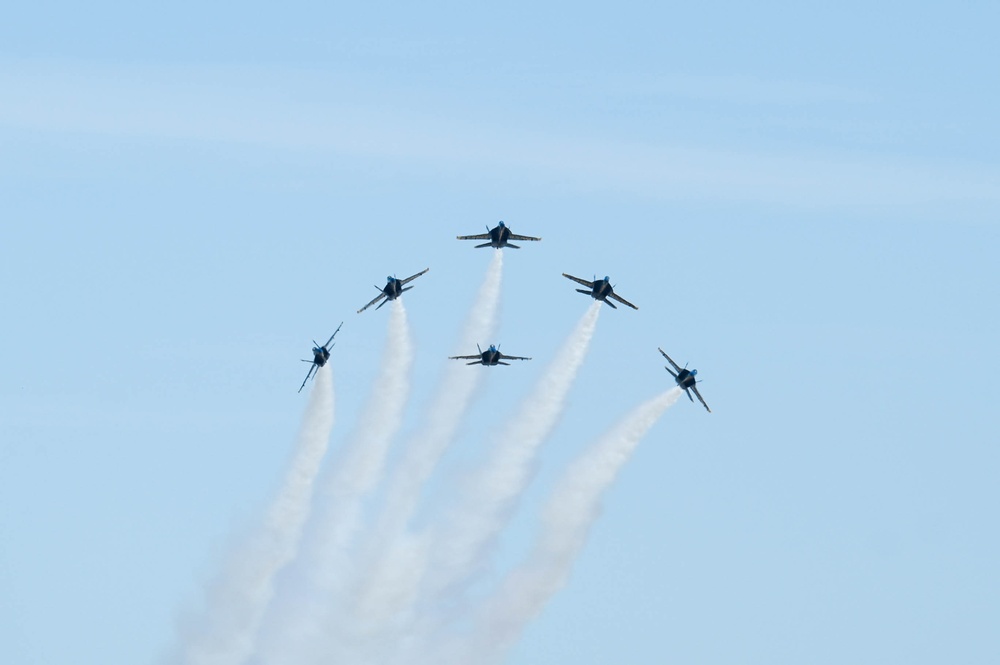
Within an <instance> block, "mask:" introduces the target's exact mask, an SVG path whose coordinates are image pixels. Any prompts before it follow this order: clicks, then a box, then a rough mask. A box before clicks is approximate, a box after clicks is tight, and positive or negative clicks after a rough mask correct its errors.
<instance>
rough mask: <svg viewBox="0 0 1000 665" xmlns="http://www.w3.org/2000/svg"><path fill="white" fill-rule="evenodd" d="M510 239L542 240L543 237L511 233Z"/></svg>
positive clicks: (508, 237)
mask: <svg viewBox="0 0 1000 665" xmlns="http://www.w3.org/2000/svg"><path fill="white" fill-rule="evenodd" d="M507 239H508V240H541V238H534V237H532V236H519V235H517V234H516V233H511V234H510V235H509V236H507Z"/></svg>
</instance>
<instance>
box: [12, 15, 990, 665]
mask: <svg viewBox="0 0 1000 665" xmlns="http://www.w3.org/2000/svg"><path fill="white" fill-rule="evenodd" d="M998 18H1000V16H998V10H997V9H996V8H994V7H992V6H988V5H985V4H976V3H968V4H964V5H961V6H954V5H948V6H946V5H944V4H943V3H942V4H934V3H922V4H917V5H914V4H912V3H883V4H880V6H879V7H877V8H873V7H871V6H869V5H868V4H864V3H854V4H847V5H839V6H837V7H836V8H833V7H806V6H802V5H798V4H792V3H789V4H783V3H765V4H758V5H755V6H754V7H752V8H744V7H743V6H741V5H737V4H735V3H715V4H702V5H700V6H699V7H697V8H694V7H664V6H662V5H660V4H657V3H625V4H624V5H618V6H616V7H614V8H611V7H607V6H600V5H585V6H580V5H579V4H573V5H570V4H567V3H552V4H548V5H546V6H545V7H534V6H531V5H529V4H516V3H515V4H509V3H508V4H505V5H492V6H489V7H482V8H480V7H475V6H469V5H467V4H459V3H453V4H452V5H451V6H446V5H443V4H439V5H436V6H435V7H434V8H428V7H420V8H416V7H414V8H408V7H401V6H397V5H396V4H395V3H381V4H368V5H365V6H364V7H360V6H353V5H352V6H346V5H345V6H335V5H319V4H316V5H310V4H296V5H288V6H284V7H282V8H278V7H276V6H275V7H271V6H253V5H250V6H248V5H246V4H242V5H239V6H236V5H230V6H225V5H218V6H215V7H211V8H205V7H203V6H201V5H198V4H194V3H190V4H187V5H185V4H182V5H172V6H171V7H170V8H169V9H164V8H158V7H151V6H130V7H120V6H116V5H113V4H97V5H93V6H90V7H87V8H83V7H80V6H77V5H71V4H68V3H67V4H61V3H49V4H45V5H37V4H36V5H31V6H28V5H22V6H19V7H16V8H13V9H9V10H7V12H6V16H5V19H4V20H3V21H2V22H0V24H2V25H0V155H2V159H0V221H2V228H3V230H4V233H3V242H2V243H0V276H2V279H0V294H2V296H3V298H2V302H3V303H4V309H5V311H6V312H7V313H8V316H7V319H6V321H7V324H6V325H5V326H4V333H3V335H2V340H3V345H2V346H3V349H4V352H3V354H2V356H0V357H2V362H3V365H2V366H3V372H2V373H0V660H2V661H3V662H12V663H14V662H16V663H50V662H68V661H70V660H73V661H81V662H96V661H101V662H113V663H136V662H162V661H163V660H164V659H165V654H167V653H169V652H170V650H171V648H172V646H173V645H174V644H175V642H176V639H177V638H176V634H175V631H176V625H177V624H178V621H179V619H178V617H183V616H188V615H191V616H197V612H198V610H197V608H198V604H199V602H200V601H201V596H202V591H203V588H204V586H205V585H206V584H207V583H210V582H211V580H213V579H214V578H215V577H216V575H217V574H218V571H219V569H220V567H221V566H222V565H223V562H224V560H225V557H226V556H227V553H228V552H230V551H232V549H233V548H235V547H238V543H239V542H241V537H242V536H243V535H244V534H245V533H247V532H249V531H252V530H253V528H254V526H255V525H256V524H257V522H258V520H259V517H260V514H261V512H262V510H263V509H264V507H265V506H266V505H267V503H268V501H269V500H270V498H271V497H272V496H273V494H274V492H275V491H276V489H277V487H278V484H279V482H280V479H281V476H282V473H283V471H284V468H285V465H286V463H287V461H288V459H289V456H290V454H291V449H292V446H293V444H294V441H295V437H296V433H297V431H298V427H299V424H300V420H301V417H302V414H303V410H304V408H305V404H306V401H307V396H306V394H305V391H303V394H301V395H299V394H296V392H295V390H296V388H297V387H298V384H299V382H300V381H301V379H302V376H303V374H304V372H303V368H304V367H305V365H303V364H302V363H299V362H298V359H299V358H302V357H306V355H308V350H309V347H310V346H311V340H313V339H320V340H322V339H326V337H327V336H329V334H330V333H331V332H332V331H333V329H334V328H336V326H337V324H339V323H340V321H342V320H343V321H345V323H344V327H343V329H342V331H341V332H340V334H339V335H338V338H337V346H336V347H335V350H334V353H333V357H332V359H331V362H332V363H333V367H334V372H335V374H334V389H335V392H336V423H335V425H334V430H333V435H332V438H331V451H330V452H331V461H332V460H334V459H336V457H335V454H336V452H337V450H338V449H339V447H340V446H342V445H343V444H344V442H345V441H346V439H347V438H348V435H349V434H350V432H351V430H352V427H353V426H354V424H355V421H356V418H357V416H358V414H359V413H360V412H361V410H362V407H363V405H364V403H365V401H366V399H367V397H368V392H369V390H370V388H371V386H372V384H373V381H374V378H375V375H376V368H377V366H378V363H379V360H380V355H381V354H382V348H383V341H384V339H385V336H386V321H387V318H388V317H387V316H382V315H383V314H385V308H383V309H382V310H380V311H379V312H365V313H364V314H363V315H357V314H355V310H357V309H358V308H359V307H361V306H362V305H363V304H364V303H365V302H367V301H368V300H369V299H370V298H371V297H372V295H374V291H373V290H372V287H371V285H372V284H382V283H384V278H385V275H387V274H397V275H398V276H400V277H402V276H405V275H409V274H412V273H414V272H417V271H418V270H421V269H423V268H425V267H428V266H429V267H430V268H431V270H430V272H429V273H428V274H427V275H426V276H424V277H422V278H420V280H418V281H417V282H415V283H414V285H415V289H414V290H413V291H411V292H408V293H407V295H406V296H404V302H405V305H406V308H407V312H408V315H409V321H410V326H411V329H412V331H413V336H414V343H415V348H416V361H415V366H414V374H413V382H412V383H413V395H412V398H411V400H410V401H409V403H408V404H407V406H406V420H405V422H404V428H403V436H402V437H400V442H402V441H403V440H405V438H406V436H407V434H408V433H412V432H413V431H414V430H416V429H417V428H418V427H419V424H420V422H421V415H422V413H424V410H425V408H426V405H427V403H428V402H429V400H430V398H431V392H432V390H433V387H434V386H435V384H436V381H437V380H438V377H439V376H440V374H441V372H442V370H443V369H444V366H445V363H446V360H445V357H446V356H448V355H451V354H453V353H456V352H461V353H468V352H469V351H470V350H462V349H456V348H454V346H455V344H456V341H457V339H458V337H459V329H460V327H461V325H462V321H463V320H464V317H465V315H466V313H467V312H468V311H469V308H470V306H471V305H472V303H473V299H474V298H475V294H476V292H477V289H478V288H479V285H480V283H481V281H482V280H483V276H484V273H485V271H486V268H487V265H488V263H489V259H490V253H491V252H492V250H473V249H472V247H471V246H470V245H471V243H460V242H457V241H455V240H454V237H455V236H456V235H459V234H471V233H476V232H481V231H483V230H485V227H486V226H492V225H494V224H495V223H496V221H497V220H499V219H504V220H505V221H506V222H507V223H508V224H509V225H510V226H511V227H512V228H513V229H514V231H515V232H518V233H526V234H530V235H539V236H542V237H543V238H544V240H543V241H542V242H541V243H536V244H532V245H531V246H526V247H525V248H523V249H521V250H519V251H510V250H508V251H507V252H506V253H505V256H504V273H503V290H502V293H501V298H500V313H501V318H500V327H499V332H498V338H497V339H495V340H485V339H484V340H482V342H483V344H484V345H485V344H488V343H491V342H500V343H502V345H503V348H504V350H508V351H509V352H510V353H515V354H518V355H526V356H532V357H533V358H534V360H533V361H531V362H530V363H525V364H524V365H522V366H517V367H509V368H491V369H489V370H486V369H484V368H469V369H470V371H472V370H477V371H478V370H479V369H482V371H483V372H488V374H487V375H486V376H485V377H484V378H485V380H484V382H483V386H482V388H481V390H480V392H479V394H478V397H477V400H476V401H475V403H474V405H473V407H472V410H471V412H470V414H469V416H468V418H467V419H466V420H465V421H464V422H465V424H464V425H463V427H462V429H461V434H460V437H459V438H458V440H457V441H456V442H455V445H454V446H452V448H451V450H450V451H449V455H448V457H447V458H446V459H445V461H444V462H443V465H442V472H441V473H440V474H439V475H438V476H436V477H435V480H434V481H433V482H432V484H431V486H430V487H428V496H429V497H430V502H431V505H435V502H437V503H447V501H448V499H449V497H450V494H449V491H450V487H451V484H452V483H454V482H458V481H457V480H456V478H461V477H462V475H463V472H464V470H466V469H468V468H470V467H472V466H474V465H475V463H476V461H477V460H480V459H482V457H483V455H484V454H485V453H484V450H485V449H486V448H487V444H488V443H489V441H490V438H489V433H488V432H484V431H483V430H484V429H486V430H489V429H491V428H493V426H492V425H491V424H490V423H492V422H493V418H495V417H496V415H497V414H500V415H504V414H509V413H512V412H514V410H515V409H516V407H517V404H518V403H519V401H520V400H521V399H523V398H524V397H525V396H526V395H527V394H528V393H529V392H530V390H531V387H532V386H533V385H534V383H535V381H537V380H538V379H539V378H540V375H541V373H542V372H543V371H544V370H545V368H546V365H547V363H548V361H549V360H550V359H551V358H552V357H554V356H555V354H556V353H557V352H558V351H559V349H560V347H561V345H562V344H563V343H564V341H565V339H566V336H567V335H568V334H569V332H570V330H571V328H572V327H573V325H574V324H575V322H576V321H577V320H578V319H579V317H580V316H581V315H582V314H583V312H584V311H585V309H586V307H587V306H588V304H589V301H588V300H586V299H585V298H584V297H583V296H581V295H579V294H575V293H574V292H573V290H572V285H571V284H570V283H569V282H568V281H566V280H565V279H563V278H562V277H561V276H560V273H562V272H569V273H572V274H576V275H580V276H583V277H587V278H589V277H590V276H591V275H595V274H596V275H597V276H603V275H605V274H607V275H610V276H611V277H612V281H613V282H614V283H615V284H616V285H617V289H618V290H619V291H620V292H621V294H622V295H624V296H625V297H626V298H628V299H629V300H630V301H632V302H634V303H636V304H638V305H639V306H640V309H639V311H637V312H633V311H631V310H628V311H623V310H619V311H611V310H608V309H607V308H605V310H604V311H602V312H601V315H600V320H599V322H598V324H597V329H596V332H595V335H594V339H593V341H592V343H591V347H590V352H589V355H588V356H587V359H586V361H585V363H584V364H583V366H582V368H581V371H580V375H579V377H578V380H577V381H576V382H575V384H574V385H573V388H572V390H571V392H570V394H569V405H568V408H567V411H566V414H565V416H564V418H563V419H562V420H561V422H560V424H559V425H558V427H557V428H556V430H555V432H554V433H553V435H552V436H551V437H550V438H549V439H548V440H547V441H546V443H545V445H544V447H543V449H542V451H541V453H540V457H539V465H538V472H537V476H536V478H535V482H534V483H532V485H531V486H530V488H529V489H528V491H527V492H526V493H525V495H524V496H523V497H522V500H521V502H520V509H519V510H518V512H517V515H516V518H515V519H514V521H513V522H512V523H511V525H510V526H509V528H508V529H506V530H505V531H504V535H503V538H502V539H501V543H500V544H499V546H498V550H497V552H496V568H495V570H494V571H493V572H492V573H490V575H492V577H490V578H488V580H487V582H488V581H489V579H495V578H497V577H499V575H500V574H501V573H502V572H503V571H504V570H505V569H508V568H509V567H510V566H512V565H515V564H516V562H517V561H518V560H519V559H520V557H521V556H522V555H523V554H524V553H525V552H526V551H528V549H529V547H530V543H531V542H532V541H533V538H534V534H535V529H536V528H537V526H538V514H539V510H540V507H541V506H542V505H543V504H544V502H545V500H546V498H547V497H548V495H549V493H550V491H551V490H552V488H553V487H554V485H555V483H556V481H557V478H558V477H559V475H560V473H561V471H562V470H563V469H565V468H566V467H567V465H568V464H569V463H570V462H571V461H572V460H573V459H574V458H576V456H577V455H578V454H579V453H580V452H581V451H582V450H584V449H585V448H586V446H588V445H589V444H590V443H592V442H593V441H594V440H596V439H597V438H598V437H599V436H600V435H601V434H602V433H603V432H604V431H605V430H607V429H608V428H610V427H611V426H612V425H613V424H614V423H615V422H617V421H618V420H619V418H621V417H622V416H623V415H624V414H625V413H626V412H628V411H629V410H630V409H631V408H633V407H634V406H635V405H636V404H638V403H640V402H642V401H644V400H646V399H648V398H650V397H653V396H655V395H657V394H659V393H660V392H662V391H663V390H664V389H666V388H667V387H668V386H669V385H670V377H669V375H667V373H666V372H665V371H664V370H663V369H662V363H661V360H662V358H661V357H660V356H659V354H658V353H657V351H656V348H657V347H658V346H660V347H663V348H664V349H665V350H667V352H668V353H670V354H671V355H672V356H673V357H674V358H675V359H676V360H678V361H679V362H681V363H684V362H686V361H690V362H691V363H692V365H693V366H695V367H698V368H699V369H700V370H701V373H700V374H699V376H700V377H702V378H703V379H704V381H705V383H704V386H702V394H703V395H704V396H705V398H706V400H707V401H708V403H709V404H710V405H711V406H712V408H713V413H712V414H707V413H705V412H704V411H703V410H702V409H701V408H700V406H697V405H692V404H690V403H688V402H687V400H683V401H681V402H679V403H678V404H677V405H676V406H674V407H672V408H671V409H670V410H669V411H667V412H666V413H665V414H664V415H663V417H662V418H661V419H660V421H659V422H658V423H657V424H656V425H655V426H654V427H653V428H652V430H651V431H650V432H649V434H648V435H647V436H646V437H645V438H644V439H643V441H642V442H641V443H640V445H639V448H638V450H637V452H636V454H635V456H634V457H633V459H632V460H631V461H630V463H629V464H627V465H626V466H625V467H624V469H623V471H622V473H621V476H620V477H619V478H618V480H617V482H616V483H615V484H614V485H613V486H612V487H611V489H610V490H609V491H608V493H607V494H606V495H605V496H604V501H603V506H604V508H603V512H602V515H601V517H600V519H599V520H598V521H597V522H596V524H595V527H594V528H593V530H592V531H591V533H590V537H589V539H588V542H587V544H586V546H585V547H584V549H583V551H582V552H581V554H580V556H579V557H578V558H577V560H576V562H575V565H574V567H573V571H572V576H571V578H570V580H569V582H568V584H567V586H566V587H565V588H564V589H563V590H562V591H561V592H559V593H558V594H556V595H555V596H554V597H553V599H552V600H551V602H550V603H549V604H548V605H547V606H546V608H545V610H544V612H543V613H542V614H541V616H540V617H538V618H537V619H536V620H534V621H533V622H531V623H530V624H529V627H528V629H527V631H526V632H525V634H524V636H523V639H522V640H521V641H520V642H519V643H518V645H517V646H515V647H514V649H513V650H512V651H511V652H510V655H509V662H511V663H532V662H539V661H545V662H559V661H564V662H579V663H605V662H629V663H640V662H767V663H800V662H803V661H809V662H821V663H843V662H856V663H881V662H912V663H932V662H933V663H937V662H942V661H944V660H947V661H950V662H966V663H992V662H996V660H997V658H998V656H1000V641H998V640H997V638H996V636H995V626H996V623H997V620H998V618H1000V617H998V616H997V614H998V610H997V598H998V595H1000V588H998V581H997V577H996V575H995V561H997V560H998V557H1000V551H998V550H1000V541H998V540H997V535H996V528H995V523H996V515H995V513H996V510H995V507H996V506H997V505H998V504H1000V495H998V490H997V485H996V478H997V475H998V473H997V472H998V471H1000V453H998V452H997V449H996V442H997V438H998V437H997V425H996V418H995V417H994V415H993V414H994V412H993V408H994V403H995V401H996V399H995V398H996V390H995V388H994V385H993V384H994V381H993V377H994V376H995V375H996V374H997V371H998V370H1000V367H998V364H1000V363H998V361H997V356H996V353H995V350H994V347H995V341H996V335H995V331H996V329H997V323H998V322H997V314H996V311H997V310H996V306H995V303H996V302H997V300H998V295H1000V293H998V290H1000V289H998V287H1000V271H998V269H997V267H996V266H997V264H996V255H997V251H998V250H1000V231H998V227H997V216H998V212H1000V164H998V161H997V157H996V155H997V154H998V149H1000V133H998V132H997V130H996V122H995V119H996V117H998V115H1000V96H998V94H997V92H996V86H995V85H993V83H994V81H995V78H996V74H995V71H994V70H995V63H996V62H997V61H998V56H1000V52H998V47H997V46H996V45H995V39H993V35H992V33H993V32H994V28H995V26H996V25H997V19H998Z"/></svg>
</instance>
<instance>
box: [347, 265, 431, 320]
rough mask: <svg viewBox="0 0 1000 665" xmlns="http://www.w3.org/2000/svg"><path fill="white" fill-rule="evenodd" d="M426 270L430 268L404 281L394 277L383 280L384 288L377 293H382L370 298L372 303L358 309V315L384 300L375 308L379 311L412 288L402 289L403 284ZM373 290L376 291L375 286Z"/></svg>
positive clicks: (425, 270) (425, 269)
mask: <svg viewBox="0 0 1000 665" xmlns="http://www.w3.org/2000/svg"><path fill="white" fill-rule="evenodd" d="M428 270H430V268H424V269H423V270H421V271H420V272H418V273H417V274H416V275H410V276H409V277H407V278H406V279H396V278H395V277H391V276H390V277H386V278H385V287H384V288H381V289H379V291H381V292H382V293H380V294H378V295H377V296H375V297H374V298H372V301H371V302H370V303H368V304H367V305H365V306H364V307H362V308H361V309H359V310H358V314H360V313H361V312H363V311H365V310H366V309H368V308H369V307H371V306H372V305H374V304H375V303H377V302H378V301H379V300H382V298H385V300H384V301H382V303H380V304H379V306H378V307H376V308H375V309H381V308H382V305H384V304H386V303H387V302H389V301H390V300H395V299H396V298H398V297H399V296H400V295H402V294H403V291H409V290H410V289H412V288H413V287H412V286H407V287H406V288H405V289H404V288H403V285H404V284H407V283H409V282H412V281H413V280H415V279H416V278H417V277H420V276H421V275H423V274H424V273H425V272H427V271H428ZM375 288H376V289H378V287H377V286H376V287H375Z"/></svg>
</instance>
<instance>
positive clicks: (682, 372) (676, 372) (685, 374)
mask: <svg viewBox="0 0 1000 665" xmlns="http://www.w3.org/2000/svg"><path fill="white" fill-rule="evenodd" d="M660 353H662V354H663V357H664V358H666V359H667V362H669V363H670V364H671V365H673V366H674V369H670V368H669V367H667V366H666V365H664V369H666V370H667V371H668V372H670V375H671V376H672V377H674V380H675V381H676V382H677V385H678V386H680V387H681V388H683V389H684V392H686V393H687V396H688V399H689V400H691V401H692V402H693V401H694V397H691V392H692V391H694V394H695V396H696V397H697V398H698V401H699V402H701V405H702V406H703V407H705V410H706V411H708V412H709V413H712V410H711V409H710V408H708V404H705V399H704V398H703V397H702V396H701V393H699V392H698V388H697V386H696V385H695V384H696V383H698V380H697V379H695V378H694V377H696V376H698V370H696V369H688V368H687V365H685V366H684V367H678V366H677V363H675V362H674V361H673V360H671V359H670V356H668V355H667V354H666V353H665V352H664V351H663V349H660Z"/></svg>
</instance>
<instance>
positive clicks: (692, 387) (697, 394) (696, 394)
mask: <svg viewBox="0 0 1000 665" xmlns="http://www.w3.org/2000/svg"><path fill="white" fill-rule="evenodd" d="M691 390H692V391H693V392H694V395H695V397H697V398H698V401H699V402H701V405H702V406H703V407H705V410H706V411H708V412H709V413H712V410H711V409H710V408H708V404H705V398H704V397H702V396H701V393H700V392H698V388H697V386H691Z"/></svg>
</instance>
